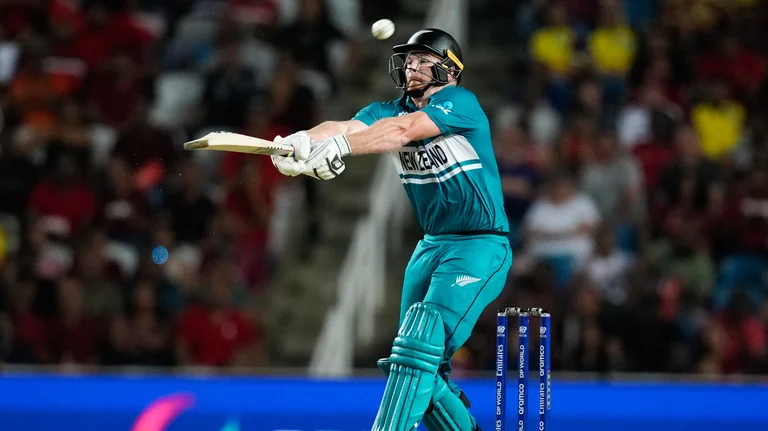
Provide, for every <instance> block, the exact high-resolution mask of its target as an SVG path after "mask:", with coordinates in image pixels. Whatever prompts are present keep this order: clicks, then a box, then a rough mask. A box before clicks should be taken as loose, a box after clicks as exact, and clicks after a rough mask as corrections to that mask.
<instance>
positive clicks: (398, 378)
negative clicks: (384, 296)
mask: <svg viewBox="0 0 768 431" xmlns="http://www.w3.org/2000/svg"><path fill="white" fill-rule="evenodd" d="M444 343H445V329H444V328H443V319H442V318H441V317H440V313H439V312H438V311H437V310H436V309H434V308H432V307H431V306H429V305H426V304H423V303H420V302H417V303H416V304H413V305H412V306H411V308H409V309H408V312H406V314H405V319H404V320H403V324H402V326H400V330H399V331H398V333H397V337H395V342H394V344H393V346H392V353H391V354H390V355H389V365H390V368H389V377H388V378H387V386H386V388H385V389H384V396H383V397H382V399H381V405H380V406H379V413H378V414H377V415H376V420H375V421H374V424H373V428H371V431H406V430H411V429H414V428H416V426H418V424H419V422H421V419H422V417H423V416H424V413H425V412H426V411H427V408H428V407H429V405H430V402H431V400H432V393H433V392H434V390H435V380H436V376H437V369H438V367H439V366H440V362H441V361H442V358H443V351H444Z"/></svg>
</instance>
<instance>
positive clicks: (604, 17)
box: [588, 0, 637, 78]
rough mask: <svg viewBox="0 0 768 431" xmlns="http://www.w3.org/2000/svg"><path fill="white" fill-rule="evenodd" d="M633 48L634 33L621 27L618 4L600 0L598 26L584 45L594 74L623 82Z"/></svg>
mask: <svg viewBox="0 0 768 431" xmlns="http://www.w3.org/2000/svg"><path fill="white" fill-rule="evenodd" d="M636 48H637V41H636V38H635V33H634V32H633V31H632V29H631V28H629V27H628V26H627V25H626V24H625V23H624V14H623V12H622V8H621V3H620V1H619V0H603V2H602V5H601V9H600V23H599V25H598V27H597V28H596V29H595V31H593V32H592V34H591V35H590V36H589V41H588V49H589V54H590V56H591V57H592V61H593V64H594V66H595V69H596V70H597V72H599V73H600V74H602V75H609V76H616V77H622V78H623V77H624V76H626V75H627V73H628V72H629V69H630V68H631V67H632V61H633V60H634V58H635V51H636Z"/></svg>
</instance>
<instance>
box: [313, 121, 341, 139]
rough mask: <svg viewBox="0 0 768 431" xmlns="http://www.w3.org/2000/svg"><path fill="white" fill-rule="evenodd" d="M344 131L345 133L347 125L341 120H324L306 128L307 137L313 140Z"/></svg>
mask: <svg viewBox="0 0 768 431" xmlns="http://www.w3.org/2000/svg"><path fill="white" fill-rule="evenodd" d="M345 133H347V126H346V125H345V124H344V123H343V122H341V121H324V122H322V123H320V124H318V125H317V126H315V127H313V128H311V129H309V130H307V134H308V135H309V139H311V140H313V141H321V140H323V139H328V138H330V137H332V136H336V135H343V134H345Z"/></svg>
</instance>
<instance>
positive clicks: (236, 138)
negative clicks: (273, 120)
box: [184, 132, 293, 156]
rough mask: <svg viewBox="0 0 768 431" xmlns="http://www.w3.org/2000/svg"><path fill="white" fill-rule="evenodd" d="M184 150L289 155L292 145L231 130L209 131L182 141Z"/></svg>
mask: <svg viewBox="0 0 768 431" xmlns="http://www.w3.org/2000/svg"><path fill="white" fill-rule="evenodd" d="M184 149H185V150H211V151H231V152H235V153H246V154H262V155H267V156H272V155H277V156H291V155H293V146H291V145H284V144H278V143H275V142H272V141H268V140H266V139H261V138H254V137H251V136H246V135H241V134H239V133H231V132H211V133H209V134H207V135H205V136H203V137H202V138H199V139H195V140H193V141H189V142H185V143H184Z"/></svg>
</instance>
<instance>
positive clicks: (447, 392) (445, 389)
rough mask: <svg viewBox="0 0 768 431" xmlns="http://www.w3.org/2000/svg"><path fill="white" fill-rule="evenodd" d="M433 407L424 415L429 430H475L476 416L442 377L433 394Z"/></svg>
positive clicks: (438, 380) (438, 379) (425, 424)
mask: <svg viewBox="0 0 768 431" xmlns="http://www.w3.org/2000/svg"><path fill="white" fill-rule="evenodd" d="M432 403H433V406H432V409H431V410H430V412H429V413H427V414H426V415H424V420H423V422H424V426H425V427H427V429H428V430H429V431H473V430H474V429H475V423H476V422H475V418H473V417H472V415H471V414H470V413H469V410H467V406H466V405H464V403H463V402H462V401H461V399H460V398H459V396H458V395H457V394H456V393H454V392H453V391H452V390H451V388H450V387H449V386H448V384H447V382H446V381H445V380H443V379H442V378H440V377H438V378H437V383H436V384H435V393H434V394H433V395H432Z"/></svg>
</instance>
